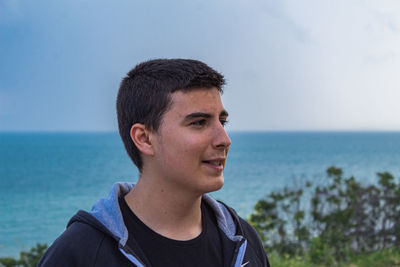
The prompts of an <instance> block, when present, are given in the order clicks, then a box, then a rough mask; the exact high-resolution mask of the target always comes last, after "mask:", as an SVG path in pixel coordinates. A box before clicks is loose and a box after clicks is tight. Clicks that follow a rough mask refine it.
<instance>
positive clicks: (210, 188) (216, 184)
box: [204, 176, 224, 193]
mask: <svg viewBox="0 0 400 267" xmlns="http://www.w3.org/2000/svg"><path fill="white" fill-rule="evenodd" d="M214 179H215V181H213V183H212V184H209V185H207V188H206V190H204V191H205V192H204V193H211V192H215V191H218V190H220V189H221V188H222V187H223V186H224V177H223V176H221V177H218V178H214Z"/></svg>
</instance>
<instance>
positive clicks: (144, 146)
mask: <svg viewBox="0 0 400 267" xmlns="http://www.w3.org/2000/svg"><path fill="white" fill-rule="evenodd" d="M150 133H151V131H150V130H149V129H147V128H146V126H144V124H141V123H135V124H134V125H132V127H131V131H130V135H131V139H132V141H133V143H135V145H136V147H137V148H138V149H139V151H140V152H142V153H143V154H145V155H149V156H153V155H154V150H153V145H152V143H151V138H150Z"/></svg>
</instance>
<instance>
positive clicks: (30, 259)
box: [0, 243, 47, 267]
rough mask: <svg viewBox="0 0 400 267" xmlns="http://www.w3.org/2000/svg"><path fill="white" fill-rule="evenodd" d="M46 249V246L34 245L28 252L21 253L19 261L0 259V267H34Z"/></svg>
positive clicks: (9, 258) (6, 258)
mask: <svg viewBox="0 0 400 267" xmlns="http://www.w3.org/2000/svg"><path fill="white" fill-rule="evenodd" d="M46 249H47V244H39V243H38V244H36V246H35V247H33V248H31V249H30V250H29V251H21V252H20V254H19V259H14V258H11V257H4V258H0V266H4V267H35V266H36V265H37V264H38V263H39V261H40V258H41V257H42V256H43V254H44V252H45V251H46Z"/></svg>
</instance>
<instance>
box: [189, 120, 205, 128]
mask: <svg viewBox="0 0 400 267" xmlns="http://www.w3.org/2000/svg"><path fill="white" fill-rule="evenodd" d="M206 123H207V121H206V120H204V119H202V120H197V121H193V122H191V123H190V125H193V126H197V127H199V126H204V125H205V124H206Z"/></svg>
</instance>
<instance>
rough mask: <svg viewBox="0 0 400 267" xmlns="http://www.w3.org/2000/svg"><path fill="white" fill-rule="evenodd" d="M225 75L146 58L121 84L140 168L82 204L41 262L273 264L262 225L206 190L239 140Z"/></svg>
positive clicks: (127, 139) (218, 181)
mask: <svg viewBox="0 0 400 267" xmlns="http://www.w3.org/2000/svg"><path fill="white" fill-rule="evenodd" d="M223 85H224V78H223V76H222V75H221V74H219V73H218V72H216V71H215V70H213V69H211V68H210V67H208V66H207V65H206V64H204V63H202V62H199V61H196V60H185V59H159V60H151V61H147V62H144V63H141V64H139V65H137V66H136V67H135V68H134V69H133V70H132V71H130V72H129V73H128V76H127V77H125V78H124V79H123V81H122V83H121V86H120V89H119V93H118V99H117V113H118V124H119V132H120V135H121V138H122V140H123V142H124V145H125V148H126V150H127V152H128V154H129V156H130V157H131V159H132V161H133V162H134V163H135V164H136V166H137V167H138V169H139V171H140V177H139V180H138V182H137V183H136V185H133V184H128V183H119V184H115V185H114V187H113V188H112V191H111V193H110V196H109V197H108V198H105V199H101V200H99V201H98V202H97V203H96V204H95V205H94V206H93V208H92V210H91V212H85V211H79V212H78V213H77V214H76V215H75V216H74V217H73V218H72V219H71V220H70V222H69V223H68V226H67V229H66V231H65V232H64V233H63V234H62V235H61V236H60V237H59V238H58V239H57V240H56V241H55V242H54V243H53V245H52V246H51V247H50V248H49V249H48V251H47V252H46V254H45V255H44V256H43V258H42V259H41V262H40V263H39V266H156V267H157V266H191V267H192V266H218V267H220V266H235V267H236V266H248V267H249V266H269V263H268V259H267V256H266V254H265V251H264V249H263V246H262V244H261V241H260V239H259V238H258V236H257V234H256V232H255V231H254V229H253V228H252V227H251V226H250V225H249V224H248V223H247V222H245V221H244V220H243V219H241V218H240V217H238V215H237V214H236V213H235V211H233V210H232V209H231V208H229V207H227V206H226V205H225V204H223V203H221V202H218V201H215V200H214V199H212V198H211V197H210V196H208V195H207V194H206V193H209V192H212V191H216V190H218V189H220V188H221V187H222V186H223V184H224V177H223V170H224V167H225V162H226V157H227V153H228V150H229V146H230V144H231V140H230V139H229V137H228V135H227V133H226V131H225V129H224V125H225V123H226V121H227V117H228V113H227V111H226V110H225V109H224V107H223V105H222V102H221V97H220V94H221V93H222V86H223Z"/></svg>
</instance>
